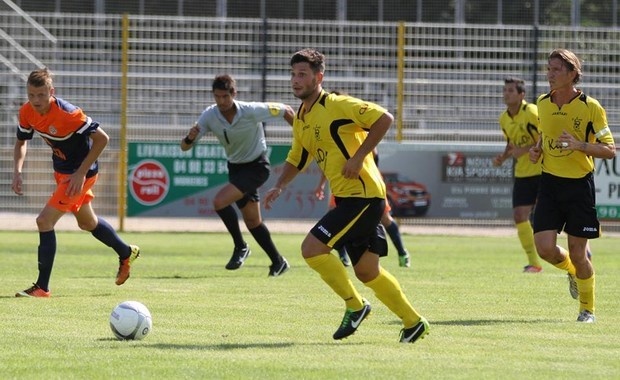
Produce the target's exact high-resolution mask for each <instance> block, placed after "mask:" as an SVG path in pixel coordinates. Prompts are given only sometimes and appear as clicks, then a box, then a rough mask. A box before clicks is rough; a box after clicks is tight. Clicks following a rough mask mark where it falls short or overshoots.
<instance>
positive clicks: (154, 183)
mask: <svg viewBox="0 0 620 380" xmlns="http://www.w3.org/2000/svg"><path fill="white" fill-rule="evenodd" d="M168 190H170V176H169V175H168V171H167V170H166V168H165V167H164V165H162V164H161V163H160V162H158V161H154V160H143V161H140V162H138V163H137V164H136V166H135V168H134V170H133V171H132V172H131V174H130V176H129V191H130V192H131V195H132V196H133V198H134V199H135V200H136V201H137V202H138V203H140V204H141V205H144V206H153V205H156V204H158V203H160V202H161V201H162V200H164V198H166V195H167V194H168Z"/></svg>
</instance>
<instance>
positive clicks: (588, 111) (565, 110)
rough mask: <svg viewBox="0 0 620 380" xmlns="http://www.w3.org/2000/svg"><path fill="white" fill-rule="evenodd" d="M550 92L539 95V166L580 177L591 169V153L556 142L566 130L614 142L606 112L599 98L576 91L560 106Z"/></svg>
mask: <svg viewBox="0 0 620 380" xmlns="http://www.w3.org/2000/svg"><path fill="white" fill-rule="evenodd" d="M551 94H552V92H551V93H548V94H543V95H541V96H540V97H539V98H538V103H537V104H538V118H539V120H540V124H539V130H540V132H541V135H542V152H543V153H542V157H543V158H542V170H543V172H545V173H549V174H553V175H554V176H557V177H564V178H582V177H584V176H586V175H587V174H588V173H590V172H593V171H594V160H593V158H592V156H588V155H586V154H585V153H584V152H581V151H578V150H567V149H562V148H561V147H558V146H556V144H557V139H558V137H559V136H560V135H561V134H562V132H563V131H564V130H565V131H566V132H568V133H570V134H571V135H573V137H574V138H575V139H577V140H578V141H584V142H588V143H595V142H597V141H598V142H601V143H608V144H613V143H614V138H613V136H612V134H611V130H610V129H609V126H608V125H607V114H606V112H605V109H604V108H603V107H602V106H601V105H600V104H599V102H598V101H597V100H596V99H594V98H591V97H589V96H587V95H586V94H584V93H583V92H581V91H579V95H577V96H576V97H575V98H573V99H572V100H571V101H570V102H569V103H568V104H564V105H563V106H562V108H559V107H558V106H557V105H556V104H555V103H553V102H552V101H551Z"/></svg>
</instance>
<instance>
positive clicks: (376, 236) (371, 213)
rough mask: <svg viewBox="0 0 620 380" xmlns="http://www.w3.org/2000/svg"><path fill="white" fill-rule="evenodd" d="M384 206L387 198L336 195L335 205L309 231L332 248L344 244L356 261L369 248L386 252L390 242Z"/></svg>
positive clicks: (355, 262) (376, 251)
mask: <svg viewBox="0 0 620 380" xmlns="http://www.w3.org/2000/svg"><path fill="white" fill-rule="evenodd" d="M384 210H385V199H381V198H338V197H336V207H334V208H332V209H331V210H329V211H328V212H327V214H325V215H324V216H323V217H322V218H321V220H319V221H318V222H317V224H315V225H314V227H312V229H311V230H310V233H312V235H314V236H315V237H316V238H317V239H319V240H320V241H321V242H323V243H324V244H326V245H328V246H330V247H332V248H340V247H342V246H344V247H345V248H346V249H347V253H348V254H349V258H350V259H351V262H352V263H353V265H355V264H357V262H358V261H359V259H360V257H362V254H363V253H364V252H366V251H367V250H369V251H370V252H372V253H375V254H377V255H379V256H386V255H387V248H388V246H387V241H386V240H385V230H384V229H383V226H382V225H381V216H382V215H383V212H384Z"/></svg>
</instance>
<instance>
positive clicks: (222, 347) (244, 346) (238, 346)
mask: <svg viewBox="0 0 620 380" xmlns="http://www.w3.org/2000/svg"><path fill="white" fill-rule="evenodd" d="M292 346H294V344H293V343H223V344H205V345H200V344H164V343H157V344H153V345H149V347H151V348H159V349H161V350H217V351H231V350H248V349H254V348H289V347H292Z"/></svg>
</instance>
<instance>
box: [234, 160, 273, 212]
mask: <svg viewBox="0 0 620 380" xmlns="http://www.w3.org/2000/svg"><path fill="white" fill-rule="evenodd" d="M270 172H271V166H270V165H269V160H268V159H267V157H266V156H265V155H264V154H262V155H260V157H258V158H257V159H256V160H254V161H252V162H247V163H243V164H233V163H231V162H229V163H228V182H230V183H231V184H233V185H235V187H237V189H239V190H241V192H242V193H243V194H244V196H243V198H241V199H239V200H238V201H237V202H236V204H237V207H239V208H240V209H241V208H243V207H245V205H246V204H248V202H249V201H252V202H258V201H259V200H260V197H259V195H258V188H259V187H261V186H262V185H263V184H264V183H265V182H267V179H269V173H270Z"/></svg>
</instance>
